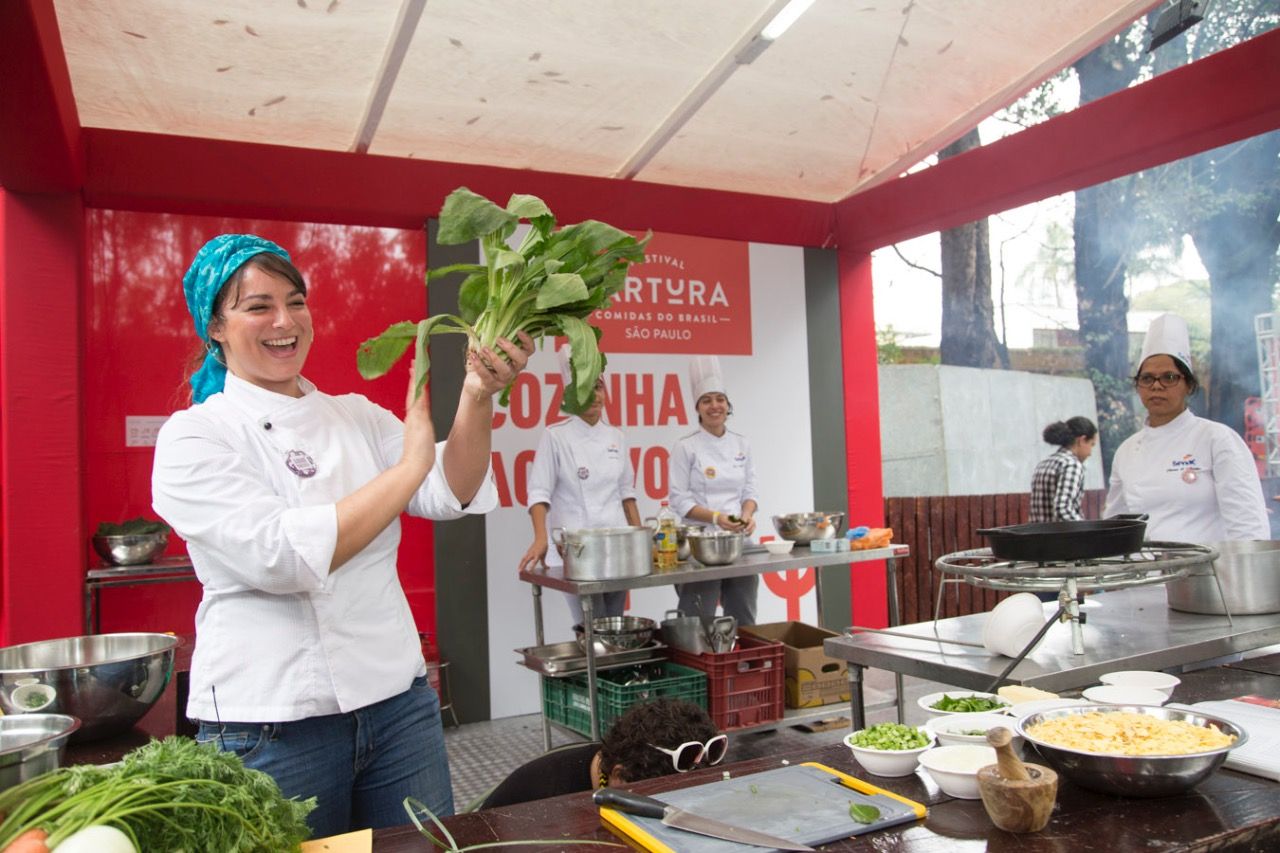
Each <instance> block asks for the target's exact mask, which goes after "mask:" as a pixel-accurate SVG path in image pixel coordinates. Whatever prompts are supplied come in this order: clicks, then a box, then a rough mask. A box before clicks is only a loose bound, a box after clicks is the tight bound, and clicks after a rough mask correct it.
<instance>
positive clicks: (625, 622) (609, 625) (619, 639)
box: [573, 616, 658, 654]
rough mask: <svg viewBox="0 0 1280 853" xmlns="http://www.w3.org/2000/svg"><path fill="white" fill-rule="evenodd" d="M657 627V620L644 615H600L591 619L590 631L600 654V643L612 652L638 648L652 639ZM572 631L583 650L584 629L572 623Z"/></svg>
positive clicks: (584, 643)
mask: <svg viewBox="0 0 1280 853" xmlns="http://www.w3.org/2000/svg"><path fill="white" fill-rule="evenodd" d="M657 628H658V623H657V622H654V621H653V620H652V619H648V618H646V617H644V616H601V617H600V618H598V619H592V620H591V632H592V634H593V635H594V637H595V640H596V654H600V646H601V645H603V646H604V647H605V649H606V651H613V652H620V651H624V650H626V649H638V648H640V647H641V646H643V645H644V644H645V643H648V642H649V641H650V640H652V639H653V632H654V631H655V630H657ZM573 631H574V633H575V634H577V636H578V648H580V649H582V650H583V651H584V652H585V651H586V648H587V634H586V631H584V630H583V629H582V626H581V625H574V626H573Z"/></svg>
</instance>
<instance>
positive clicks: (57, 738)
mask: <svg viewBox="0 0 1280 853" xmlns="http://www.w3.org/2000/svg"><path fill="white" fill-rule="evenodd" d="M78 728H80V721H79V720H77V719H76V718H75V717H68V716H67V715H65V714H14V715H13V716H4V717H0V791H5V790H8V789H9V788H12V787H13V786H14V785H17V784H19V783H21V782H25V781H27V780H28V779H32V778H34V777H36V776H39V775H40V774H41V773H46V772H48V771H50V770H57V769H58V768H59V767H60V766H61V765H62V754H63V753H64V752H65V751H66V748H67V738H68V737H69V736H70V735H71V733H72V732H74V731H75V730H76V729H78Z"/></svg>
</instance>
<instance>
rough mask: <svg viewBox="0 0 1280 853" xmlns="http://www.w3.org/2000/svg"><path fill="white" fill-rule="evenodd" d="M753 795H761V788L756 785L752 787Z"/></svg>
mask: <svg viewBox="0 0 1280 853" xmlns="http://www.w3.org/2000/svg"><path fill="white" fill-rule="evenodd" d="M751 793H753V794H758V793H760V789H759V788H757V787H756V786H755V785H752V786H751Z"/></svg>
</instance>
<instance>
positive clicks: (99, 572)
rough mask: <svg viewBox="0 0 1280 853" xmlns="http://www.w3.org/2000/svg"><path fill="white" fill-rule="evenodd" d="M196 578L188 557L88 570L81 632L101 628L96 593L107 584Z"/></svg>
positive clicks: (94, 632) (176, 581)
mask: <svg viewBox="0 0 1280 853" xmlns="http://www.w3.org/2000/svg"><path fill="white" fill-rule="evenodd" d="M194 580H196V570H195V569H193V568H192V567H191V560H190V558H188V557H161V558H160V559H158V560H156V561H155V562H153V563H144V564H142V565H139V566H104V567H103V568H100V569H90V570H89V571H88V572H86V573H85V576H84V632H85V633H86V634H96V633H98V631H99V629H100V628H101V625H100V622H101V616H102V614H101V608H100V607H99V601H98V595H99V593H100V592H101V591H102V590H103V589H104V588H105V587H109V586H140V585H149V584H156V583H178V582H180V581H194Z"/></svg>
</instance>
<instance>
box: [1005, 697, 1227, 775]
mask: <svg viewBox="0 0 1280 853" xmlns="http://www.w3.org/2000/svg"><path fill="white" fill-rule="evenodd" d="M1091 712H1099V713H1103V714H1114V713H1120V712H1123V713H1128V714H1144V715H1146V716H1149V717H1156V718H1158V719H1161V720H1182V721H1184V722H1188V723H1191V724H1192V725H1194V726H1206V727H1207V726H1209V725H1213V726H1215V727H1217V728H1218V729H1219V730H1220V731H1221V732H1222V733H1223V734H1226V735H1235V737H1236V740H1235V742H1234V743H1232V744H1231V745H1230V746H1224V747H1221V748H1219V749H1213V750H1209V751H1207V752H1193V753H1190V754H1187V755H1112V754H1102V753H1098V752H1084V751H1082V750H1077V749H1068V748H1066V747H1064V746H1055V745H1053V744H1048V743H1045V742H1044V741H1043V740H1041V739H1040V738H1038V737H1036V736H1035V735H1034V734H1032V733H1031V732H1029V731H1028V729H1029V728H1031V727H1032V726H1034V725H1035V724H1036V723H1041V722H1044V721H1046V720H1054V719H1058V718H1061V717H1071V716H1080V715H1082V714H1088V713H1091ZM1018 732H1019V734H1021V735H1022V736H1023V737H1025V738H1026V739H1027V743H1030V744H1034V745H1035V748H1036V750H1037V751H1038V752H1039V753H1040V754H1041V755H1043V756H1044V758H1045V760H1046V761H1047V762H1049V764H1050V765H1051V766H1052V767H1053V769H1055V770H1057V771H1058V772H1059V773H1060V774H1062V775H1063V776H1065V777H1066V778H1067V779H1070V780H1071V781H1072V782H1073V783H1075V784H1076V785H1079V786H1080V787H1081V788H1089V789H1090V790H1093V791H1101V792H1102V793H1104V794H1115V795H1116V796H1119V797H1167V796H1170V795H1172V794H1181V793H1182V792H1184V791H1187V790H1189V789H1191V788H1193V787H1195V786H1196V785H1198V784H1199V783H1201V782H1203V781H1204V780H1205V779H1206V778H1208V776H1209V774H1211V773H1213V771H1214V770H1217V769H1218V767H1219V766H1221V764H1222V762H1224V761H1226V760H1227V753H1228V752H1230V751H1231V750H1233V749H1235V748H1236V747H1238V746H1241V745H1243V744H1244V742H1245V740H1246V739H1247V738H1248V735H1246V734H1245V732H1244V730H1243V729H1241V728H1240V727H1239V726H1235V725H1232V724H1231V723H1229V722H1227V721H1226V720H1224V719H1222V718H1221V717H1213V716H1210V715H1209V714H1197V713H1193V712H1191V711H1180V710H1178V709H1177V708H1163V707H1157V706H1155V705H1072V706H1071V707H1068V708H1054V709H1053V710H1050V711H1042V712H1040V713H1038V714H1029V715H1027V716H1026V717H1023V718H1022V719H1021V720H1019V721H1018Z"/></svg>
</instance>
